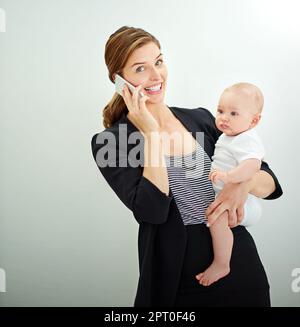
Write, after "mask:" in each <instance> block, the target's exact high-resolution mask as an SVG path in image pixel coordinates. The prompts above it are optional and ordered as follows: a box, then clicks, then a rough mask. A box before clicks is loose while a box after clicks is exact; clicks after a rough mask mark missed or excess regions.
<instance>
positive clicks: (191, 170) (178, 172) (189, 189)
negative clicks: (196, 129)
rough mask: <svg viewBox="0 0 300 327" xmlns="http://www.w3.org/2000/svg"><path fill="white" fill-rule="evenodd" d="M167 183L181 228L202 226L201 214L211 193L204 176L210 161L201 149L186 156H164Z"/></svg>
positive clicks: (211, 188)
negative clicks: (177, 211)
mask: <svg viewBox="0 0 300 327" xmlns="http://www.w3.org/2000/svg"><path fill="white" fill-rule="evenodd" d="M165 160H166V166H167V172H168V179H169V185H170V188H171V191H172V193H173V196H174V200H175V202H176V204H177V207H178V210H179V212H180V214H181V217H182V220H183V223H184V225H194V224H202V223H206V218H205V210H206V208H207V207H208V206H209V205H210V204H211V203H212V202H213V201H214V199H215V193H214V190H213V187H212V183H211V181H210V180H209V179H208V175H209V172H210V169H211V160H210V158H209V156H208V155H207V154H206V152H205V151H204V150H203V148H202V146H201V145H200V144H199V143H198V142H196V149H195V150H194V151H193V152H192V153H189V154H187V155H174V156H170V155H165Z"/></svg>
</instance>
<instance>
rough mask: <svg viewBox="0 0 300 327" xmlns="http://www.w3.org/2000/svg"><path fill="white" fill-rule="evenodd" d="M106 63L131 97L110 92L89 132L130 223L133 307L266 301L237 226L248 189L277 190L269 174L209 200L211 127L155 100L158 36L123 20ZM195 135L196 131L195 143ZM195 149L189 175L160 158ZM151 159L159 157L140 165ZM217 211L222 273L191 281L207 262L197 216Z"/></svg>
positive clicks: (205, 114)
mask: <svg viewBox="0 0 300 327" xmlns="http://www.w3.org/2000/svg"><path fill="white" fill-rule="evenodd" d="M105 60H106V65H107V67H108V71H109V78H110V80H111V81H112V82H114V79H115V75H116V74H119V75H121V76H122V77H123V78H124V79H125V80H127V81H129V82H130V83H131V84H132V85H134V86H137V89H136V91H135V92H133V94H131V93H130V91H129V89H128V88H127V87H125V88H124V90H123V96H120V95H118V94H115V95H114V97H113V98H112V100H111V101H110V103H109V104H108V105H107V106H106V107H105V109H104V111H103V117H104V120H103V123H104V126H105V128H106V129H105V131H103V132H101V133H99V134H96V135H94V136H93V138H92V151H93V156H94V158H95V160H96V163H97V165H98V167H99V169H100V171H101V173H102V174H103V176H104V177H105V179H106V181H107V182H108V183H109V185H110V186H111V188H112V189H113V190H114V192H115V193H116V194H117V196H118V197H119V198H120V200H121V201H122V202H123V203H124V204H125V205H126V206H127V207H128V208H129V209H130V210H131V211H132V212H133V215H134V217H135V219H136V220H137V222H138V223H139V236H138V250H139V270H140V277H139V282H138V288H137V294H136V298H135V302H134V306H136V307H137V306H144V307H149V306H238V305H240V306H270V297H269V284H268V280H267V277H266V274H265V271H264V268H263V265H262V263H261V261H260V259H259V256H258V253H257V250H256V247H255V244H254V241H253V239H252V237H251V235H250V234H249V233H248V231H247V230H246V228H245V227H242V226H237V225H238V223H239V222H240V221H241V220H242V218H243V204H244V202H245V200H246V198H247V194H248V192H251V193H253V194H254V195H256V196H258V197H261V198H266V199H275V198H278V197H279V196H280V195H281V194H282V190H281V187H280V185H279V183H278V181H277V178H276V176H275V175H274V174H273V172H272V171H271V170H270V168H269V167H268V165H267V164H266V163H263V164H262V167H261V170H260V172H258V173H257V174H256V175H255V177H254V178H253V179H252V180H251V181H249V182H245V183H240V184H228V185H226V187H224V189H223V191H222V192H221V193H220V195H219V196H218V198H217V199H216V200H215V201H213V200H214V194H213V190H212V186H211V183H210V182H209V180H208V173H209V168H210V158H211V156H212V155H213V151H214V145H215V143H216V141H217V139H218V137H219V135H220V133H219V131H218V130H217V129H216V126H215V123H214V117H213V116H212V114H211V113H210V112H209V111H208V110H206V109H203V108H197V109H183V108H176V107H168V106H167V105H166V104H165V103H164V95H165V90H166V85H167V68H166V65H165V64H164V61H163V55H162V54H161V47H160V44H159V42H158V40H157V39H156V38H155V37H154V36H152V35H151V34H149V33H148V32H146V31H144V30H142V29H138V28H133V27H127V26H124V27H122V28H120V29H119V30H117V31H116V32H115V33H114V34H112V35H111V36H110V38H109V40H108V42H107V44H106V49H105ZM139 92H142V93H143V94H142V96H141V97H140V96H139ZM124 130H125V132H124ZM137 132H138V133H137ZM197 132H202V133H204V140H203V142H202V145H200V143H201V142H197V141H198V138H197V137H196V133H197ZM124 133H125V134H124ZM134 133H135V134H139V135H141V136H142V137H141V139H140V141H141V144H140V146H141V148H142V150H143V151H142V152H143V153H142V164H132V163H133V162H134V160H132V158H131V154H132V150H133V149H134V148H135V147H137V144H138V142H136V144H134V142H132V139H131V140H130V139H129V137H130V136H132V135H133V134H134ZM171 134H173V135H175V134H176V135H179V137H177V139H176V140H175V138H173V139H171V141H170V139H168V138H166V137H165V136H166V135H171ZM111 136H113V138H114V140H113V141H112V140H111ZM106 141H108V142H106ZM105 152H107V156H106V157H105V156H103V154H104V153H105ZM199 153H200V154H201V155H202V159H203V160H202V163H203V167H202V168H203V170H202V174H201V176H200V177H198V178H186V172H187V169H188V167H184V168H182V167H179V168H178V167H177V168H174V167H171V165H164V164H162V163H163V162H165V161H164V160H166V159H168V160H170V161H169V162H170V163H171V162H173V163H174V160H178V159H182V158H185V159H191V158H194V155H195V154H199ZM106 158H108V162H109V165H108V166H105V164H104V161H105V159H106ZM140 159H141V158H139V160H140ZM124 160H125V163H126V164H124ZM121 161H122V164H121ZM106 162H107V161H106ZM139 162H140V161H139ZM153 162H159V164H158V165H154V164H152V165H151V164H149V163H153ZM197 169H199V167H198V168H197ZM225 210H228V214H229V221H230V227H232V231H233V234H234V248H233V252H232V259H231V273H230V274H229V275H228V276H226V277H225V278H223V279H221V280H220V281H218V282H216V283H215V284H213V285H211V286H209V287H205V286H202V285H200V284H199V281H198V279H197V278H198V274H199V273H201V272H202V271H204V269H206V268H207V267H208V266H209V264H210V263H211V261H212V259H213V251H212V242H211V236H210V232H209V229H208V228H207V227H206V225H205V222H206V217H205V214H206V215H207V218H208V221H209V222H210V224H212V223H213V222H214V221H215V220H216V219H217V218H218V217H219V216H220V215H221V214H222V213H223V212H224V211H225Z"/></svg>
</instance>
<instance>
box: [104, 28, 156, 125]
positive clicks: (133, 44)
mask: <svg viewBox="0 0 300 327" xmlns="http://www.w3.org/2000/svg"><path fill="white" fill-rule="evenodd" d="M149 42H154V43H155V44H156V45H157V46H158V47H159V49H160V43H159V41H158V40H157V39H156V38H155V37H154V36H153V35H152V34H150V33H148V32H146V31H145V30H143V29H141V28H135V27H128V26H123V27H121V28H119V29H118V30H117V31H116V32H115V33H113V34H112V35H111V36H110V37H109V39H108V41H107V43H106V45H105V63H106V66H107V69H108V74H109V79H110V80H111V81H112V82H113V83H114V75H115V74H116V73H117V74H120V75H121V76H122V69H123V68H124V66H125V65H126V63H127V60H128V59H129V57H130V56H131V54H132V53H133V51H134V50H136V49H138V48H140V47H142V46H144V45H145V44H147V43H149ZM125 108H126V105H125V102H124V100H123V98H122V96H120V95H119V94H118V93H115V94H114V96H113V97H112V99H111V100H110V102H109V103H108V104H107V105H106V106H105V108H104V109H103V125H104V127H105V128H108V127H111V126H112V125H113V124H114V122H116V121H117V120H118V119H119V118H120V117H121V114H122V112H123V111H124V110H125Z"/></svg>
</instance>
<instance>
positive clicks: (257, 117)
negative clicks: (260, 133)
mask: <svg viewBox="0 0 300 327" xmlns="http://www.w3.org/2000/svg"><path fill="white" fill-rule="evenodd" d="M260 118H261V115H260V114H259V113H257V114H255V115H254V117H253V118H252V122H251V127H255V126H256V125H257V124H258V123H259V121H260Z"/></svg>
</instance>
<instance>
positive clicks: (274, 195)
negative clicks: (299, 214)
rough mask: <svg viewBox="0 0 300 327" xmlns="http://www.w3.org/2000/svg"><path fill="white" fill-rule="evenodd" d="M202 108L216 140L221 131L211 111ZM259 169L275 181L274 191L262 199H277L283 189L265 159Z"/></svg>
mask: <svg viewBox="0 0 300 327" xmlns="http://www.w3.org/2000/svg"><path fill="white" fill-rule="evenodd" d="M203 109H204V108H203ZM204 110H205V111H206V112H207V115H208V124H209V126H210V129H211V130H214V132H212V133H211V134H212V135H213V136H214V139H215V142H217V140H218V138H219V136H220V135H221V134H222V133H221V132H220V131H219V130H218V129H217V126H216V124H215V117H214V116H213V115H212V113H211V112H210V111H209V110H207V109H204ZM260 169H261V170H264V171H266V172H267V173H268V174H270V175H271V176H272V178H273V180H274V183H275V191H274V192H273V193H271V194H270V195H269V196H267V197H265V198H264V200H275V199H278V198H279V197H280V196H281V195H282V194H283V191H282V188H281V186H280V183H279V181H278V179H277V177H276V175H275V174H274V172H273V171H272V170H271V168H270V167H269V165H268V164H267V163H266V162H265V161H262V163H261V168H260Z"/></svg>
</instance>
